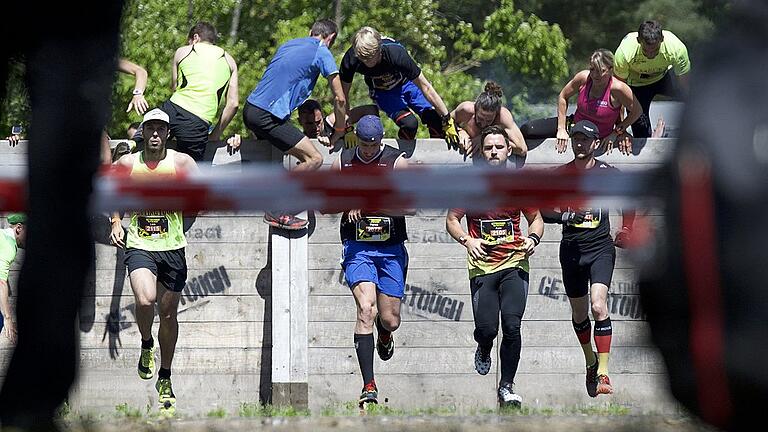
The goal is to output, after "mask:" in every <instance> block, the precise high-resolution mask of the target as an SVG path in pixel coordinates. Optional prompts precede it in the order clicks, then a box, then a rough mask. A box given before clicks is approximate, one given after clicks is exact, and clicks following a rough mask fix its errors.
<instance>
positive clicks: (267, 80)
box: [243, 19, 347, 230]
mask: <svg viewBox="0 0 768 432" xmlns="http://www.w3.org/2000/svg"><path fill="white" fill-rule="evenodd" d="M337 32H338V27H337V26H336V23H334V22H333V21H331V20H327V19H323V20H319V21H317V22H315V23H314V24H313V25H312V29H311V30H310V32H309V36H308V37H305V38H299V39H293V40H289V41H288V42H286V43H284V44H283V45H281V46H280V47H279V48H278V49H277V52H276V53H275V56H274V57H272V61H271V62H270V63H269V66H267V70H266V71H264V75H263V76H262V77H261V81H259V85H258V86H256V88H255V89H254V90H253V92H251V94H250V96H248V99H247V103H246V104H245V108H243V122H244V123H245V125H246V126H247V127H248V129H250V130H251V131H253V133H254V135H256V137H257V138H259V139H263V140H267V141H269V142H270V143H271V144H272V145H273V146H275V147H277V148H278V149H280V151H282V152H283V153H285V154H288V155H291V156H294V157H295V158H296V159H298V160H299V164H298V166H297V167H296V168H295V169H296V170H297V171H304V170H306V171H314V170H317V169H319V168H320V166H321V165H322V164H323V157H322V156H321V155H320V152H318V151H317V149H315V146H314V145H313V144H312V142H311V141H310V140H309V138H307V136H306V135H304V134H303V133H302V132H301V131H300V130H299V129H298V128H296V127H295V126H293V125H292V124H291V113H292V112H293V111H294V110H295V109H296V108H298V107H299V105H301V104H302V103H303V102H304V101H305V100H307V99H308V98H309V97H310V96H311V95H312V89H314V88H315V83H317V78H318V77H319V76H320V74H322V75H323V76H324V77H326V78H327V79H328V84H329V87H330V88H331V92H332V93H333V95H334V113H335V116H336V117H335V118H336V122H335V124H334V127H333V129H334V131H333V135H332V136H331V139H330V142H332V143H335V142H336V141H337V140H338V139H340V138H342V137H343V136H344V133H345V131H346V129H347V128H346V124H345V119H346V117H347V114H346V99H345V98H344V93H343V92H342V88H341V81H340V80H339V69H338V68H337V67H336V60H334V58H333V54H331V51H330V47H331V46H332V45H333V42H334V41H335V40H336V34H337ZM264 222H266V223H267V224H269V225H271V226H273V227H276V228H282V229H288V230H301V229H304V228H306V227H307V221H306V220H305V219H301V218H299V217H296V215H292V214H287V213H285V212H282V211H267V212H266V213H265V214H264Z"/></svg>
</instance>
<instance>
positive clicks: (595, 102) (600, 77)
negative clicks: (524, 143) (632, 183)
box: [520, 49, 643, 155]
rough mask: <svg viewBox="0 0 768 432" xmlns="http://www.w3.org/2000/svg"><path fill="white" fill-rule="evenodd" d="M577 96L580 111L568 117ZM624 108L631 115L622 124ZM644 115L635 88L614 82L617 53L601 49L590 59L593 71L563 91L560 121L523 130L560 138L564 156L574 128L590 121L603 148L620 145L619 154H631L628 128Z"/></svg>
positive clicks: (527, 133) (536, 122) (529, 134)
mask: <svg viewBox="0 0 768 432" xmlns="http://www.w3.org/2000/svg"><path fill="white" fill-rule="evenodd" d="M577 93H578V95H579V98H578V101H577V104H576V112H575V113H574V115H573V116H568V117H566V115H565V113H566V111H567V109H568V99H570V98H571V96H573V95H575V94H577ZM622 107H624V108H626V109H627V112H628V114H627V117H626V118H625V119H624V120H622V121H620V122H619V112H620V111H621V108H622ZM642 114H643V108H642V107H641V106H640V102H639V101H638V100H637V98H636V97H635V96H634V94H632V89H630V88H629V86H628V85H627V84H625V83H624V82H622V81H620V80H618V79H613V53H611V52H610V51H608V50H606V49H599V50H597V51H595V52H594V53H592V55H591V56H590V59H589V70H583V71H581V72H579V73H577V74H576V75H575V76H574V77H573V78H572V79H571V80H570V81H569V82H568V84H566V85H565V87H563V89H562V90H561V91H560V95H559V96H558V101H557V118H556V119H555V118H551V119H542V120H533V121H531V122H529V123H526V124H524V125H523V126H522V127H521V128H520V129H521V131H522V133H523V136H524V137H525V138H526V139H536V138H548V137H553V136H554V137H556V138H557V145H556V148H557V151H558V153H564V152H565V150H566V148H567V145H568V140H569V135H568V130H569V129H570V125H571V124H573V123H576V122H577V121H579V120H589V121H591V122H592V123H594V124H595V125H597V127H598V129H599V131H600V138H601V140H602V143H601V148H604V149H605V150H606V152H610V151H611V150H612V149H613V147H614V146H618V148H619V151H621V152H622V153H623V154H627V155H629V154H631V153H632V136H631V135H629V134H628V133H627V132H626V128H627V127H629V126H630V125H631V124H632V123H634V122H635V121H636V120H637V119H638V118H639V117H640V115H642ZM555 127H556V129H555ZM553 129H555V130H553Z"/></svg>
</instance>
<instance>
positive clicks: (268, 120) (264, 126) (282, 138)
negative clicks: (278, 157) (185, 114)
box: [243, 102, 305, 153]
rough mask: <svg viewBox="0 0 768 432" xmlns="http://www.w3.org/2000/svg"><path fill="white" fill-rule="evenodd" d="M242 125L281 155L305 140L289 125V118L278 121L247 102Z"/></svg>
mask: <svg viewBox="0 0 768 432" xmlns="http://www.w3.org/2000/svg"><path fill="white" fill-rule="evenodd" d="M243 123H245V126H246V127H247V128H248V129H250V130H251V131H253V133H254V134H255V135H256V137H257V138H259V139H264V140H267V141H269V142H270V143H271V144H272V145H273V146H275V147H277V148H279V149H280V151H282V152H283V153H285V152H287V151H288V150H290V149H292V148H294V147H295V146H296V144H298V143H299V141H301V140H302V139H304V138H305V135H304V133H303V132H302V131H300V130H299V129H298V128H296V126H294V125H292V124H291V119H290V117H289V118H287V119H285V120H280V119H279V118H277V117H275V116H274V115H272V113H270V112H269V111H266V110H263V109H261V108H259V107H257V106H255V105H251V104H250V103H248V102H246V103H245V108H243Z"/></svg>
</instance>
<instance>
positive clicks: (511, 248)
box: [445, 126, 544, 407]
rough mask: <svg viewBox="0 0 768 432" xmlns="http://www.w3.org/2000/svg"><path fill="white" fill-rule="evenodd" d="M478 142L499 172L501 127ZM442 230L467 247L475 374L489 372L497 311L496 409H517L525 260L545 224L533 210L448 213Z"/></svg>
mask: <svg viewBox="0 0 768 432" xmlns="http://www.w3.org/2000/svg"><path fill="white" fill-rule="evenodd" d="M481 143H482V144H481V147H480V151H481V153H482V155H483V158H484V159H485V160H486V161H487V162H488V165H489V166H491V167H495V168H500V169H503V168H504V167H505V166H506V162H507V158H508V157H509V155H510V152H511V150H510V147H509V136H507V133H506V131H505V130H504V128H503V127H501V126H490V127H487V128H485V129H484V130H483V132H482V140H481ZM488 192H489V193H493V190H489V191H488ZM521 213H522V214H523V215H524V216H525V218H526V219H527V221H528V236H527V237H526V236H523V234H522V232H521V231H520V214H521ZM464 216H467V226H468V228H469V233H465V232H464V229H463V228H462V226H461V219H462V218H463V217H464ZM445 227H446V229H447V230H448V233H449V234H450V235H451V237H453V238H454V239H455V240H456V241H457V242H459V243H461V244H462V245H463V246H464V247H465V248H467V260H468V262H469V287H470V291H471V293H472V313H473V316H474V318H475V332H474V336H475V341H477V350H476V351H475V370H476V371H477V372H478V373H479V374H480V375H485V374H487V373H488V372H489V371H490V369H491V348H492V347H493V340H494V339H495V338H496V334H497V333H498V330H499V313H501V328H502V333H503V335H504V336H503V338H502V340H501V348H500V361H501V379H500V380H499V389H498V399H499V405H500V406H501V407H520V405H521V404H522V398H521V397H520V396H519V395H517V394H516V393H515V392H514V387H513V385H514V380H515V374H516V373H517V366H518V363H519V362H520V350H521V338H520V322H521V320H522V318H523V313H524V312H525V304H526V299H527V295H528V271H529V265H528V257H529V256H531V255H532V254H533V251H534V248H535V247H536V246H537V245H538V244H539V242H540V241H541V236H542V233H543V232H544V222H543V220H542V219H541V215H540V214H539V211H538V210H536V209H498V210H494V211H489V212H485V213H474V212H471V213H467V212H466V211H465V210H463V209H451V210H449V211H448V215H447V216H446V221H445Z"/></svg>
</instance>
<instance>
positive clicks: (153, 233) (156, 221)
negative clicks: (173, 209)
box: [136, 215, 168, 239]
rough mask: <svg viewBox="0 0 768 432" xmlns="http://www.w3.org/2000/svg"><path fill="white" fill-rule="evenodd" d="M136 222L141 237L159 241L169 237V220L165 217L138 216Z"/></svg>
mask: <svg viewBox="0 0 768 432" xmlns="http://www.w3.org/2000/svg"><path fill="white" fill-rule="evenodd" d="M136 222H137V225H138V228H139V229H138V233H139V237H142V238H154V239H158V238H165V237H167V236H168V218H166V217H165V216H143V215H138V216H137V217H136Z"/></svg>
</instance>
